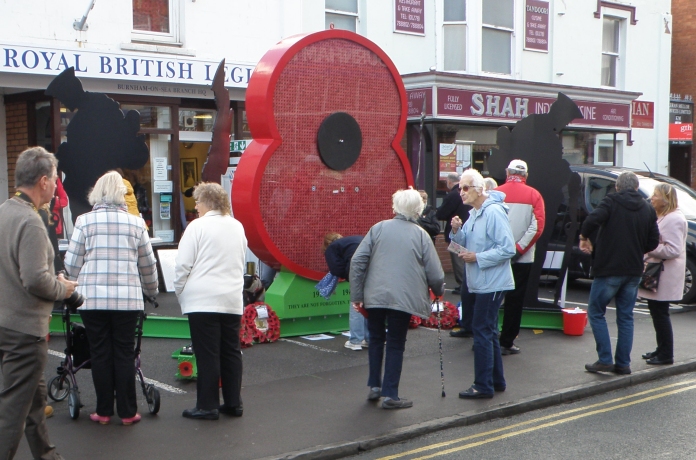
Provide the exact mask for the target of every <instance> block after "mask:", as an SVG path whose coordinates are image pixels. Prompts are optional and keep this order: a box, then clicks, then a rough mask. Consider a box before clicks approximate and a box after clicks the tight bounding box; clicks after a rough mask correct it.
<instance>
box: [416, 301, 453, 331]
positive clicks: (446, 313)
mask: <svg viewBox="0 0 696 460" xmlns="http://www.w3.org/2000/svg"><path fill="white" fill-rule="evenodd" d="M435 302H437V300H434V301H433V304H434V303H435ZM439 302H441V303H442V305H443V307H442V311H441V312H440V327H441V328H442V329H452V328H453V327H454V326H455V325H456V324H457V321H459V309H458V308H457V306H456V305H454V304H453V303H452V302H447V301H442V300H441V301H439ZM422 325H423V326H425V327H433V328H437V310H436V311H434V312H432V313H431V314H430V317H429V318H428V319H426V320H424V321H423V323H422Z"/></svg>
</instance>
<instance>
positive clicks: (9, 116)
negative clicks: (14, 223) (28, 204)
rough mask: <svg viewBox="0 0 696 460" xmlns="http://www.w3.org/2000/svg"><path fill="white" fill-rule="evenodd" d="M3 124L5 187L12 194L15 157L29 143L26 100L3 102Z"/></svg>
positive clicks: (9, 194)
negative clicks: (5, 154) (5, 143)
mask: <svg viewBox="0 0 696 460" xmlns="http://www.w3.org/2000/svg"><path fill="white" fill-rule="evenodd" d="M5 125H6V128H7V183H8V187H7V188H8V196H12V194H13V193H14V188H15V185H14V171H15V164H16V163H17V157H18V156H19V154H20V153H22V152H23V151H24V150H25V149H26V148H27V146H28V145H29V131H28V129H27V103H26V102H24V101H23V102H10V103H7V104H5Z"/></svg>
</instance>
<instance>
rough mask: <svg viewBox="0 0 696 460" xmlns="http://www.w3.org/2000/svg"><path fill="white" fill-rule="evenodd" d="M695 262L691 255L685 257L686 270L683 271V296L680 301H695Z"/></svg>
mask: <svg viewBox="0 0 696 460" xmlns="http://www.w3.org/2000/svg"><path fill="white" fill-rule="evenodd" d="M694 277H696V262H694V260H693V259H692V258H691V257H687V258H686V270H685V273H684V298H683V299H682V301H681V303H692V302H694V301H696V283H694Z"/></svg>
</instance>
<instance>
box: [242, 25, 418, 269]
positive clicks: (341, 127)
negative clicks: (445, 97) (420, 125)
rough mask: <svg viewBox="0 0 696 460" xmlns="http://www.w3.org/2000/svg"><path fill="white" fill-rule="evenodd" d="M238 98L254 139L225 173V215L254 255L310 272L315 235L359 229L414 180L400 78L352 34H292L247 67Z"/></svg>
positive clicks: (318, 261) (384, 212) (322, 265)
mask: <svg viewBox="0 0 696 460" xmlns="http://www.w3.org/2000/svg"><path fill="white" fill-rule="evenodd" d="M245 107H246V110H247V119H248V122H249V129H250V131H251V134H252V136H253V139H254V140H253V142H251V144H250V145H249V147H247V149H246V150H245V152H244V154H243V155H242V158H241V160H240V162H239V165H238V167H237V171H236V173H235V176H234V181H233V184H232V207H233V211H234V216H235V218H237V219H238V220H239V221H241V222H242V224H243V225H244V229H245V232H246V236H247V239H248V241H249V248H250V249H251V250H252V251H253V252H254V254H256V255H257V256H258V257H259V258H260V259H261V260H263V261H264V262H265V263H267V264H268V265H270V266H272V267H275V268H278V267H279V266H281V265H282V266H285V267H286V268H288V269H289V270H290V271H292V272H294V273H296V274H298V275H301V276H303V277H306V278H310V279H315V280H319V279H321V278H322V277H323V276H324V275H325V274H326V272H327V271H328V268H327V266H326V262H325V261H324V256H323V254H322V252H321V244H322V240H323V237H324V234H325V233H326V232H328V231H335V232H338V233H340V234H342V235H364V234H366V233H367V231H368V230H369V229H370V227H371V226H372V225H374V224H375V223H377V222H379V221H380V220H384V219H388V218H390V217H391V216H392V215H393V213H392V208H391V206H392V202H391V195H392V194H393V193H394V192H395V191H396V190H399V189H403V188H405V187H407V186H408V185H412V183H413V178H412V174H411V169H410V166H409V163H408V160H407V158H406V155H405V154H404V151H403V149H402V148H401V145H400V143H401V140H402V137H403V133H404V129H405V126H406V113H407V112H406V111H407V104H406V92H405V90H404V86H403V82H402V81H401V77H400V76H399V73H398V71H397V70H396V67H395V66H394V64H393V63H392V61H391V60H390V59H389V57H388V56H387V55H386V54H385V53H384V52H383V51H382V50H381V49H380V48H379V47H378V46H377V45H375V44H374V43H372V42H371V41H369V40H367V39H366V38H364V37H362V36H360V35H357V34H354V33H352V32H347V31H342V30H327V31H323V32H318V33H314V34H309V35H300V36H294V37H290V38H287V39H285V40H283V41H281V42H280V43H278V44H277V45H276V46H275V47H273V48H272V49H271V50H270V51H268V52H267V53H266V54H265V55H264V57H263V58H262V59H261V61H260V62H259V64H258V65H257V66H256V69H255V70H254V73H253V74H252V76H251V79H250V81H249V86H248V88H247V97H246V106H245Z"/></svg>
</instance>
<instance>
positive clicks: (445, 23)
mask: <svg viewBox="0 0 696 460" xmlns="http://www.w3.org/2000/svg"><path fill="white" fill-rule="evenodd" d="M446 1H447V0H443V8H442V68H443V69H444V70H445V71H447V72H466V71H467V69H468V68H469V65H468V64H469V63H468V60H469V53H468V49H467V44H468V42H469V23H468V17H469V14H468V13H469V11H468V8H467V7H468V5H469V2H468V1H466V0H465V1H464V20H463V21H461V20H457V21H448V20H446V19H445V8H444V3H445V2H446ZM447 26H464V43H463V47H464V68H463V69H448V68H447V61H446V60H445V59H446V56H447V41H446V40H445V37H446V34H445V29H446V28H447Z"/></svg>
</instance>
